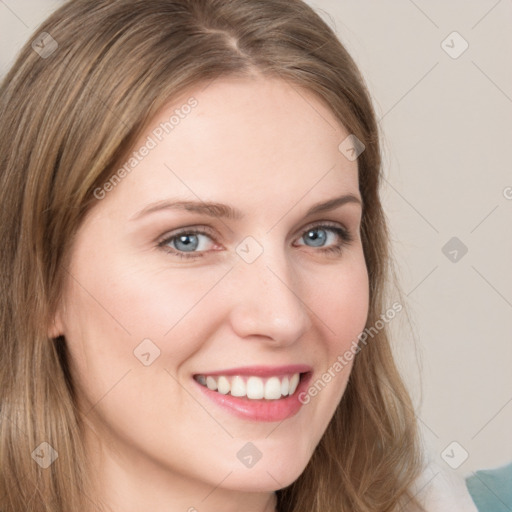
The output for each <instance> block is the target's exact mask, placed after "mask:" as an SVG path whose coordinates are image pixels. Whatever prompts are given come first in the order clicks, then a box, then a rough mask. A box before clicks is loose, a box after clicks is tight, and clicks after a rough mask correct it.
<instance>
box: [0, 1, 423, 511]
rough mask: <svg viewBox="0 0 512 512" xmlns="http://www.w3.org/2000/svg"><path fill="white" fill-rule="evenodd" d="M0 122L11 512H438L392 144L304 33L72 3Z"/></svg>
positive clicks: (33, 50) (339, 60)
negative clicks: (420, 403) (403, 361)
mask: <svg viewBox="0 0 512 512" xmlns="http://www.w3.org/2000/svg"><path fill="white" fill-rule="evenodd" d="M0 112H1V115H2V119H3V123H2V127H1V136H0V144H1V149H2V151H1V156H0V158H1V167H0V168H1V175H0V180H1V187H0V190H1V192H0V194H1V203H2V210H1V219H0V225H1V226H2V228H1V229H2V235H3V236H2V238H3V240H4V250H3V251H2V252H1V268H2V273H1V283H2V294H1V300H2V308H1V315H2V317H1V328H2V335H1V338H0V339H1V341H0V343H1V349H2V354H3V357H2V361H3V363H4V364H3V365H2V370H1V373H0V379H1V386H0V389H1V390H2V391H1V410H2V421H1V424H0V447H1V449H0V467H1V468H2V470H1V473H0V474H1V477H0V499H1V509H2V511H3V512H14V511H20V510H33V511H49V510H51V511H59V512H64V511H69V510H80V511H97V510H98V511H99V510H101V511H104V510H115V511H117V512H128V511H140V510H152V511H157V512H159V511H171V512H174V511H177V510H184V511H185V510H188V511H194V510H197V511H201V512H203V511H217V510H223V511H239V510H245V511H251V512H261V511H279V512H283V511H297V512H298V511H305V510H308V511H320V510H322V511H365V512H369V511H374V512H377V511H379V512H380V511H397V510H421V507H422V504H421V499H420V495H419V494H418V492H419V491H418V483H417V482H418V480H417V479H418V476H419V475H420V472H421V457H420V450H419V446H418V441H417V429H416V424H415V417H414V413H413V409H412V405H411V402H410V399H409V396H408V394H407V392H406V390H405V388H404V386H403V383H402V381H401V379H400V377H399V375H398V373H397V370H396V368H395V364H394V362H393V359H392V356H391V352H390V345H389V340H388V337H387V323H388V322H389V321H390V320H391V319H392V318H394V316H396V315H397V314H399V313H400V311H401V309H402V303H401V300H400V297H398V298H397V297H390V296H388V294H387V293H386V289H385V284H386V282H387V276H388V267H389V260H388V235H387V231H386V223H385V216H384V213H383V211H382V207H381V203H380V200H379V194H378V189H379V179H380V152H379V138H378V129H377V124H376V121H375V116H374V113H373V110H372V106H371V101H370V99H369V95H368V93H367V91H366V89H365V86H364V83H363V80H362V78H361V76H360V74H359V72H358V70H357V68H356V66H355V64H354V62H353V61H352V59H351V58H350V56H349V55H348V53H347V52H346V50H345V49H344V48H343V46H342V45H341V43H340V42H339V40H338V39H337V38H336V36H335V34H334V33H333V32H332V30H331V29H330V28H329V27H328V26H326V24H325V23H324V22H323V21H322V20H321V19H320V18H319V16H318V15H317V14H315V13H314V11H313V10H312V9H311V8H309V7H308V6H307V5H306V4H304V3H302V2H301V1H289V0H277V1H272V2H267V1H257V0H228V1H226V0H222V1H220V0H172V1H171V0H154V1H152V2H146V1H141V0H98V1H94V2H91V1H89V0H74V1H70V2H67V3H66V4H65V5H63V6H62V7H61V8H60V9H59V10H58V11H56V12H55V13H54V14H53V15H52V16H51V17H50V18H49V19H48V20H47V21H46V22H45V23H44V24H43V25H42V26H41V27H40V29H39V31H38V33H37V34H34V37H33V38H32V40H31V41H30V42H29V43H28V44H27V45H26V46H25V48H24V49H23V50H22V52H21V54H20V56H19V57H18V60H17V61H16V62H15V63H14V65H13V67H12V69H11V71H10V73H9V74H8V75H7V77H6V78H5V80H4V82H3V84H2V87H1V89H0Z"/></svg>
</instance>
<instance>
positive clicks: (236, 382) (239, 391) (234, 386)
mask: <svg viewBox="0 0 512 512" xmlns="http://www.w3.org/2000/svg"><path fill="white" fill-rule="evenodd" d="M246 394H247V391H246V387H245V382H244V379H242V377H239V376H238V375H237V376H236V377H235V378H234V379H233V381H232V382H231V395H233V396H245V395H246Z"/></svg>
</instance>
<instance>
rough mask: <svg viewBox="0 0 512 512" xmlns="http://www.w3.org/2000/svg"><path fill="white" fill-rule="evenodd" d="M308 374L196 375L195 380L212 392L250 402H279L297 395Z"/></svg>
mask: <svg viewBox="0 0 512 512" xmlns="http://www.w3.org/2000/svg"><path fill="white" fill-rule="evenodd" d="M304 375H306V373H290V374H286V375H279V376H277V375H276V376H271V377H267V378H264V377H259V376H256V375H194V379H195V380H196V381H197V382H199V384H201V385H202V386H204V387H206V388H208V389H209V390H211V391H216V392H217V393H220V394H223V395H231V396H233V397H240V398H247V399H249V400H261V399H264V400H279V399H281V398H286V397H288V396H291V395H293V394H294V393H295V391H296V389H297V386H298V385H299V382H300V381H301V379H302V377H303V376H304Z"/></svg>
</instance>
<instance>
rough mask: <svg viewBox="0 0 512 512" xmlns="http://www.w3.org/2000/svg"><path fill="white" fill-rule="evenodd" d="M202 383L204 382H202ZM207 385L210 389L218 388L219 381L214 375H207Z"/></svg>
mask: <svg viewBox="0 0 512 512" xmlns="http://www.w3.org/2000/svg"><path fill="white" fill-rule="evenodd" d="M200 384H202V382H200ZM206 385H207V386H208V389H212V390H213V391H216V390H217V381H216V380H215V379H214V378H213V377H206Z"/></svg>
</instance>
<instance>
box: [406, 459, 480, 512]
mask: <svg viewBox="0 0 512 512" xmlns="http://www.w3.org/2000/svg"><path fill="white" fill-rule="evenodd" d="M412 492H413V493H414V494H415V495H416V497H417V499H418V501H419V502H420V503H421V504H422V506H423V507H424V509H425V511H426V512H454V511H457V512H478V509H477V508H476V506H475V503H474V502H473V500H472V498H471V495H470V493H469V491H468V489H467V487H466V483H465V480H464V478H463V477H461V476H459V475H457V474H456V473H455V472H453V471H448V470H446V469H445V468H443V467H442V466H440V465H439V464H437V463H434V462H429V463H428V464H427V465H426V467H425V468H424V470H423V472H422V473H421V475H420V477H419V478H418V479H417V480H416V482H415V483H414V486H413V488H412Z"/></svg>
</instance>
